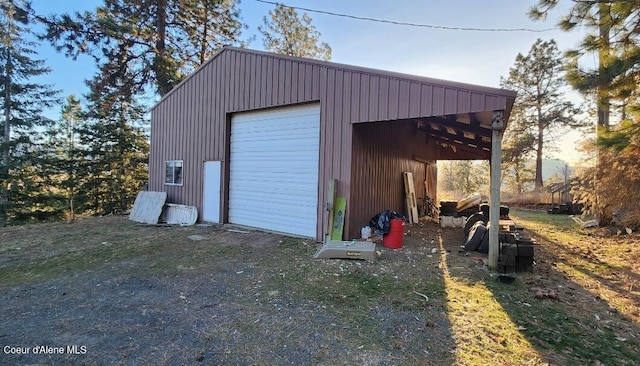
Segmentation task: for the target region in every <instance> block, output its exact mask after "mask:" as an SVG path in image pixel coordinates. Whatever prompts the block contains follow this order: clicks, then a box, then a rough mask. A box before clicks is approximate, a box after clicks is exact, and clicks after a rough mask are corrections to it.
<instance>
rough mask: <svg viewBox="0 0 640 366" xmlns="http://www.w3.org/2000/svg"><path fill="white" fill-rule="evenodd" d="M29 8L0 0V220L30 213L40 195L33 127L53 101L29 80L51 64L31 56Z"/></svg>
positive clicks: (41, 123) (52, 93)
mask: <svg viewBox="0 0 640 366" xmlns="http://www.w3.org/2000/svg"><path fill="white" fill-rule="evenodd" d="M16 3H17V4H18V5H19V7H17V6H15V4H16ZM28 11H30V7H29V4H28V3H27V2H25V1H9V0H0V45H1V49H0V98H1V99H2V104H1V106H2V107H1V108H2V110H3V112H4V113H3V118H2V120H1V123H0V124H1V125H2V130H3V135H2V143H1V145H0V150H1V152H2V162H1V165H0V226H4V225H6V224H7V222H8V221H10V220H11V219H12V218H14V217H15V216H16V213H17V212H20V216H21V217H23V216H29V212H30V208H29V207H30V206H31V204H30V201H32V200H36V201H42V198H43V197H42V196H41V193H38V192H42V191H41V188H42V187H40V184H41V181H40V180H39V178H38V177H37V176H32V175H33V174H37V170H38V169H37V164H35V162H34V161H33V159H32V158H33V157H36V156H38V155H39V149H40V147H38V144H39V143H40V142H41V140H40V136H39V134H38V133H37V128H38V127H44V126H46V125H48V124H50V123H51V121H50V120H49V119H47V118H45V117H44V116H43V111H44V110H45V109H48V108H50V107H52V106H53V104H54V103H55V102H56V101H57V92H56V91H55V90H53V89H52V87H51V86H49V85H43V84H37V83H34V82H32V79H33V78H34V77H37V76H41V75H44V74H47V73H48V72H49V71H50V70H49V69H48V68H47V67H45V65H44V61H42V60H36V59H34V58H33V56H34V55H36V54H37V51H36V50H35V48H36V47H37V43H35V42H34V41H31V40H30V36H31V31H30V29H29V28H28V27H29V24H28V16H27V15H28ZM38 197H39V198H38ZM36 203H37V202H36ZM34 210H35V208H34ZM36 216H37V215H36Z"/></svg>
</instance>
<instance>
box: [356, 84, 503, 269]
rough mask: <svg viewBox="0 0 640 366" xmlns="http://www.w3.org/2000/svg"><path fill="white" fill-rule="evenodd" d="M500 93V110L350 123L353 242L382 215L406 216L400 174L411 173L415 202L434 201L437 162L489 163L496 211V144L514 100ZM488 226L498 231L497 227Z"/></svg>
mask: <svg viewBox="0 0 640 366" xmlns="http://www.w3.org/2000/svg"><path fill="white" fill-rule="evenodd" d="M503 92H504V94H505V95H506V96H507V97H506V98H505V102H506V104H505V105H504V107H503V109H497V110H483V111H477V112H471V111H468V110H467V111H465V109H464V108H461V110H460V111H458V112H459V113H455V114H447V115H441V116H425V117H420V118H410V119H402V120H393V121H380V122H370V123H356V124H353V153H352V154H353V155H352V169H351V171H352V186H351V215H350V217H351V220H352V226H351V231H350V234H351V235H353V236H354V237H355V235H357V232H358V231H359V228H360V227H361V226H363V225H366V224H367V223H368V221H369V219H371V217H373V216H374V215H375V214H376V213H378V212H380V211H383V210H388V209H391V210H394V211H396V212H398V213H402V214H404V215H405V216H406V215H407V206H406V203H405V202H406V201H405V194H406V193H405V189H404V184H403V172H411V173H412V175H413V179H414V182H413V183H414V187H415V191H416V196H417V197H416V198H417V200H418V201H421V200H422V199H423V198H424V197H425V196H428V197H429V198H430V199H431V200H433V202H437V199H438V198H437V197H436V192H437V161H438V160H490V161H491V167H492V168H491V171H492V181H491V185H490V186H491V197H490V204H491V210H493V209H494V208H495V209H496V210H498V209H499V204H500V192H499V174H500V163H501V162H500V153H501V149H500V144H501V138H502V133H503V131H504V128H505V125H506V124H505V120H506V119H507V118H508V116H509V113H510V111H511V107H512V105H513V101H514V99H515V93H513V92H510V91H506V90H505V91H503ZM467 109H468V108H467ZM492 144H493V145H492ZM492 152H493V154H492ZM493 167H497V169H496V168H493ZM491 217H492V218H494V217H495V218H497V217H499V215H498V214H495V215H491ZM496 221H497V220H496ZM492 226H493V227H495V228H498V227H499V225H498V223H497V222H496V223H495V224H493V225H492ZM490 235H491V236H490V240H493V241H494V244H493V245H491V246H492V247H493V248H495V249H494V250H493V251H492V252H490V258H491V256H492V255H493V256H495V259H496V262H497V247H498V244H497V243H498V230H497V229H496V230H495V233H491V234H490ZM493 252H495V254H494V253H493ZM490 265H491V260H490Z"/></svg>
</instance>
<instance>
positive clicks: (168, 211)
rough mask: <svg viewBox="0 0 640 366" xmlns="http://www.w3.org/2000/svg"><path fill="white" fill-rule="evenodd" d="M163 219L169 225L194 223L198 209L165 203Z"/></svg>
mask: <svg viewBox="0 0 640 366" xmlns="http://www.w3.org/2000/svg"><path fill="white" fill-rule="evenodd" d="M164 220H165V222H166V223H167V224H171V225H189V226H190V225H194V224H195V223H196V220H198V209H197V208H196V207H193V206H186V205H178V204H175V203H167V206H166V207H165V209H164Z"/></svg>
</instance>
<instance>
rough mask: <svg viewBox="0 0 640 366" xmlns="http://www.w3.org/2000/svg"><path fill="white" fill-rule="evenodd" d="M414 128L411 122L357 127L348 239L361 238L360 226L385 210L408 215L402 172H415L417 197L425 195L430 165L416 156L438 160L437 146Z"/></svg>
mask: <svg viewBox="0 0 640 366" xmlns="http://www.w3.org/2000/svg"><path fill="white" fill-rule="evenodd" d="M413 131H414V129H413V124H412V122H410V121H395V122H390V123H384V122H377V123H369V124H366V125H355V126H354V129H353V151H352V154H353V155H352V156H353V157H352V164H351V181H352V185H351V196H350V200H349V201H350V202H351V203H352V204H351V205H350V206H349V207H350V209H351V211H349V210H348V211H347V216H348V217H350V220H351V225H350V227H349V230H348V231H347V235H348V236H347V238H348V239H350V238H356V237H358V235H360V228H361V227H362V226H364V225H367V224H368V222H369V219H371V218H372V217H373V216H374V215H375V214H377V213H378V212H380V211H382V210H387V209H389V210H395V211H397V212H398V213H401V214H403V215H405V216H406V214H407V213H406V206H405V201H404V200H405V192H404V183H403V177H402V172H412V173H413V180H414V186H415V190H416V196H417V197H419V198H422V197H424V193H425V188H424V182H425V179H426V171H427V166H426V164H424V163H421V162H419V161H416V160H413V156H419V157H420V158H421V159H427V160H431V159H433V160H435V157H436V156H435V154H436V149H435V146H434V145H432V144H429V143H427V142H425V139H424V135H423V134H420V133H418V134H415V135H414V134H413Z"/></svg>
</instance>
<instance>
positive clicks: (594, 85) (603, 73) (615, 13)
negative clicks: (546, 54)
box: [529, 0, 640, 127]
mask: <svg viewBox="0 0 640 366" xmlns="http://www.w3.org/2000/svg"><path fill="white" fill-rule="evenodd" d="M558 3H559V1H558V0H538V1H537V3H536V5H535V6H533V7H532V8H531V10H530V11H529V15H530V16H531V17H532V18H533V19H544V18H546V16H547V14H548V12H549V11H550V10H551V9H553V8H555V7H556V6H557V5H558ZM558 24H559V26H560V27H561V28H562V29H564V30H566V31H571V30H574V29H576V28H578V27H580V28H581V29H586V30H587V35H586V36H585V37H584V39H583V41H582V43H581V44H580V46H579V47H578V48H577V49H575V50H572V51H570V52H568V53H567V63H568V72H567V77H568V79H569V81H570V83H571V85H572V86H573V87H574V88H576V89H577V90H579V91H581V92H584V93H589V92H590V93H597V95H598V101H597V102H598V104H599V107H600V108H599V114H602V113H607V114H608V109H609V103H610V100H611V99H612V98H613V99H614V100H616V101H617V103H618V104H619V107H620V108H621V111H622V113H621V114H622V119H625V114H626V113H628V112H630V113H637V112H638V111H639V107H640V105H639V104H638V100H639V98H638V96H639V94H638V93H639V88H638V80H639V79H640V67H639V66H640V44H639V43H638V36H639V35H640V3H639V2H638V1H630V0H611V1H576V2H575V3H574V4H573V5H572V6H571V8H570V9H569V12H568V13H567V14H566V15H565V16H563V17H561V18H560V19H559V21H558ZM594 53H595V54H596V55H597V58H598V66H597V68H595V69H588V68H585V67H583V66H582V65H581V64H580V63H579V59H580V58H581V57H582V56H584V55H587V54H594ZM599 123H600V124H601V125H602V126H603V127H608V126H609V125H610V123H609V121H608V116H607V117H603V116H602V115H599Z"/></svg>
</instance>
